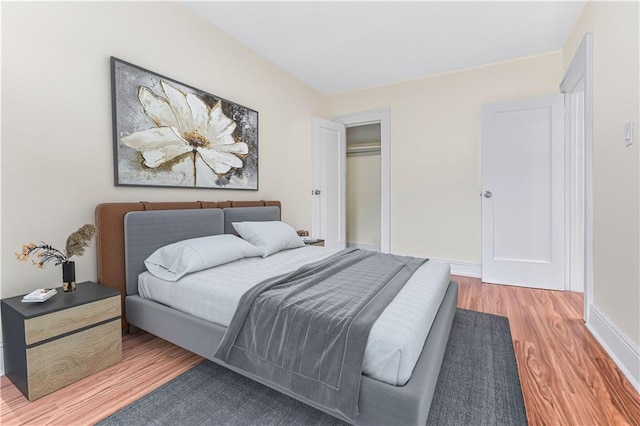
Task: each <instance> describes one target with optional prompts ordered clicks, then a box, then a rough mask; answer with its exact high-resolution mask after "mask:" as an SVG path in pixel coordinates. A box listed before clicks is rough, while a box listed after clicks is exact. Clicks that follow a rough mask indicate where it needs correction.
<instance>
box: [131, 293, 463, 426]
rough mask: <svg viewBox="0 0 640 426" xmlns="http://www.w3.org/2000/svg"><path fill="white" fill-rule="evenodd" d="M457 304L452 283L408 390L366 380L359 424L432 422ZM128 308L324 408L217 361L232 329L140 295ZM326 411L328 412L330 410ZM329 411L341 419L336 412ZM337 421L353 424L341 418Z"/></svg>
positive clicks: (186, 343) (179, 340) (141, 319)
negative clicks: (224, 360)
mask: <svg viewBox="0 0 640 426" xmlns="http://www.w3.org/2000/svg"><path fill="white" fill-rule="evenodd" d="M457 300H458V284H457V283H456V282H454V281H451V282H450V283H449V286H448V288H447V291H446V293H445V296H444V299H443V301H442V303H441V305H440V308H439V309H438V313H437V315H436V318H435V320H434V322H433V326H432V327H431V331H430V332H429V335H428V336H427V340H426V341H425V345H424V347H423V349H422V353H421V355H420V357H419V358H418V362H417V363H416V366H415V368H414V370H413V374H412V375H411V378H410V379H409V381H408V382H407V384H406V385H405V386H394V385H390V384H387V383H383V382H380V381H378V380H375V379H372V378H370V377H367V376H363V378H362V382H361V385H360V399H359V403H358V407H359V411H360V412H359V414H358V416H357V417H356V424H357V425H374V424H380V425H391V424H394V425H424V424H425V423H426V421H427V416H428V415H429V407H430V406H431V400H432V399H433V394H434V390H435V386H436V382H437V380H438V374H439V372H440V367H441V365H442V359H443V357H444V351H445V348H446V344H447V340H448V338H449V331H450V330H451V324H452V322H453V317H454V315H455V312H456V304H457ZM125 304H126V310H125V311H126V316H127V321H128V322H129V323H130V324H132V325H133V326H135V327H138V328H140V329H142V330H145V331H147V332H149V333H151V334H154V335H156V336H159V337H161V338H163V339H165V340H168V341H169V342H172V343H174V344H176V345H178V346H181V347H183V348H185V349H188V350H190V351H191V352H194V353H196V354H198V355H200V356H203V357H205V358H207V359H209V360H211V361H213V362H216V363H218V364H221V365H223V366H225V367H227V368H229V369H231V370H233V371H236V372H238V373H240V374H242V375H244V376H247V377H249V378H251V379H253V380H256V381H257V382H260V383H262V384H264V385H266V386H269V387H272V388H274V389H276V390H278V391H280V392H282V393H284V394H286V395H289V396H291V397H292V398H295V399H298V400H300V401H302V402H305V403H307V404H309V405H311V406H314V407H315V408H318V409H320V410H322V408H321V407H318V406H316V405H315V404H313V403H312V402H310V401H308V400H306V399H305V398H302V397H300V396H299V395H296V394H292V393H291V392H289V391H288V390H287V389H284V388H281V387H279V386H277V385H274V384H272V383H267V382H265V381H263V380H261V379H260V378H258V377H256V376H253V375H252V374H249V373H247V372H244V371H242V370H239V369H237V368H234V367H231V366H229V365H227V364H225V363H223V362H221V361H220V360H218V359H215V358H214V357H213V355H214V353H215V351H216V349H217V348H218V344H219V343H220V341H221V340H222V337H223V336H224V333H225V332H226V330H227V329H226V327H222V326H220V325H217V324H214V323H211V322H208V321H205V320H202V319H200V318H196V317H194V316H192V315H189V314H186V313H183V312H180V311H177V310H175V309H172V308H170V307H168V306H165V305H162V304H159V303H156V302H152V301H150V300H146V299H143V298H141V297H140V296H138V295H137V294H136V295H132V296H127V297H126V299H125ZM185 330H188V332H187V331H185ZM322 411H325V412H326V410H322ZM327 413H328V414H331V415H334V416H335V415H336V414H335V413H332V412H327ZM337 417H339V418H341V420H344V421H348V420H347V419H345V418H342V417H340V416H337Z"/></svg>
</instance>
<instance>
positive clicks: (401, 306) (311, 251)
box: [138, 247, 449, 386]
mask: <svg viewBox="0 0 640 426" xmlns="http://www.w3.org/2000/svg"><path fill="white" fill-rule="evenodd" d="M336 251H337V250H332V249H327V248H322V247H302V248H298V249H292V250H284V251H281V252H279V253H276V254H274V255H271V256H269V257H267V258H262V257H253V258H245V259H241V260H237V261H235V262H231V263H227V264H225V265H221V266H217V267H215V268H211V269H206V270H203V271H200V272H196V273H193V274H189V275H186V276H184V277H183V278H181V279H180V280H179V281H177V282H170V281H164V280H162V279H160V278H157V277H155V276H154V275H152V274H151V273H149V272H144V273H142V274H140V276H139V278H138V292H139V293H140V296H141V297H143V298H145V299H150V300H153V301H156V302H159V303H162V304H165V305H168V306H171V307H172V308H174V309H177V310H180V311H183V312H186V313H188V314H191V315H193V316H196V317H199V318H202V319H205V320H207V321H211V322H214V323H217V324H220V325H222V326H224V327H228V326H229V323H230V322H231V319H232V318H233V314H234V312H235V310H236V307H237V305H238V301H239V300H240V297H241V296H242V295H243V294H244V292H246V291H247V290H248V289H250V288H251V287H253V286H254V285H256V284H257V283H259V282H260V281H262V280H264V279H267V278H269V277H273V276H276V275H280V274H283V273H286V272H291V271H293V270H295V269H297V268H298V267H299V266H300V265H302V264H305V263H310V262H315V261H317V260H320V259H324V258H326V257H328V256H330V255H332V254H334V253H335V252H336ZM448 283H449V265H448V264H446V263H442V262H435V261H432V260H430V261H428V262H425V263H424V264H423V265H422V266H421V267H420V268H419V269H418V270H417V271H416V273H415V274H414V275H413V277H411V279H409V281H408V282H407V283H406V284H405V286H404V287H403V288H402V290H401V291H400V292H399V293H398V295H397V296H396V297H395V299H394V300H393V301H392V302H391V303H390V304H389V306H387V308H386V309H385V310H384V312H383V313H382V314H381V315H380V317H379V318H378V319H377V320H376V322H375V323H374V325H373V327H372V329H371V332H370V334H369V340H368V341H367V347H366V349H365V354H364V365H363V374H365V375H367V376H369V377H371V378H374V379H376V380H380V381H382V382H385V383H389V384H392V385H398V386H403V385H405V384H406V382H407V381H408V380H409V377H411V373H412V372H413V368H414V367H415V364H416V362H417V360H418V357H419V356H420V353H421V352H422V347H423V346H424V342H425V340H426V337H427V334H429V330H430V329H431V325H432V324H433V320H434V318H435V316H436V313H437V312H438V308H439V306H440V303H441V301H442V299H443V297H444V294H445V292H446V289H447V285H448Z"/></svg>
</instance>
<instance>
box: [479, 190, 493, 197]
mask: <svg viewBox="0 0 640 426" xmlns="http://www.w3.org/2000/svg"><path fill="white" fill-rule="evenodd" d="M482 195H483V196H484V198H491V196H492V195H493V194H492V193H491V191H484V194H482Z"/></svg>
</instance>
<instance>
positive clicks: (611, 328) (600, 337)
mask: <svg viewBox="0 0 640 426" xmlns="http://www.w3.org/2000/svg"><path fill="white" fill-rule="evenodd" d="M587 328H588V329H589V331H590V332H591V334H593V337H595V338H596V340H597V341H598V342H599V343H600V345H602V347H603V348H604V350H605V351H606V352H607V353H608V354H609V356H610V357H611V359H612V360H613V362H615V363H616V365H617V366H618V368H619V369H620V371H622V373H623V374H624V375H625V376H626V377H627V379H629V381H630V382H631V385H632V386H633V387H634V388H635V389H636V391H638V392H640V346H638V345H637V344H635V343H634V342H632V341H631V340H630V339H629V338H628V337H627V336H625V335H624V333H622V332H621V331H620V329H619V328H618V326H616V325H615V324H614V323H613V322H612V321H611V320H610V319H609V318H608V317H607V316H606V315H605V314H603V313H602V311H601V310H600V309H598V307H597V306H595V305H591V306H590V307H589V322H588V323H587Z"/></svg>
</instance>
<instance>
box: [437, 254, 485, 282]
mask: <svg viewBox="0 0 640 426" xmlns="http://www.w3.org/2000/svg"><path fill="white" fill-rule="evenodd" d="M429 259H431V260H435V261H438V262H445V263H448V264H449V265H451V275H461V276H463V277H471V278H480V277H482V265H481V264H479V263H472V262H462V261H459V260H451V259H442V258H439V257H430V258H429Z"/></svg>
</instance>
